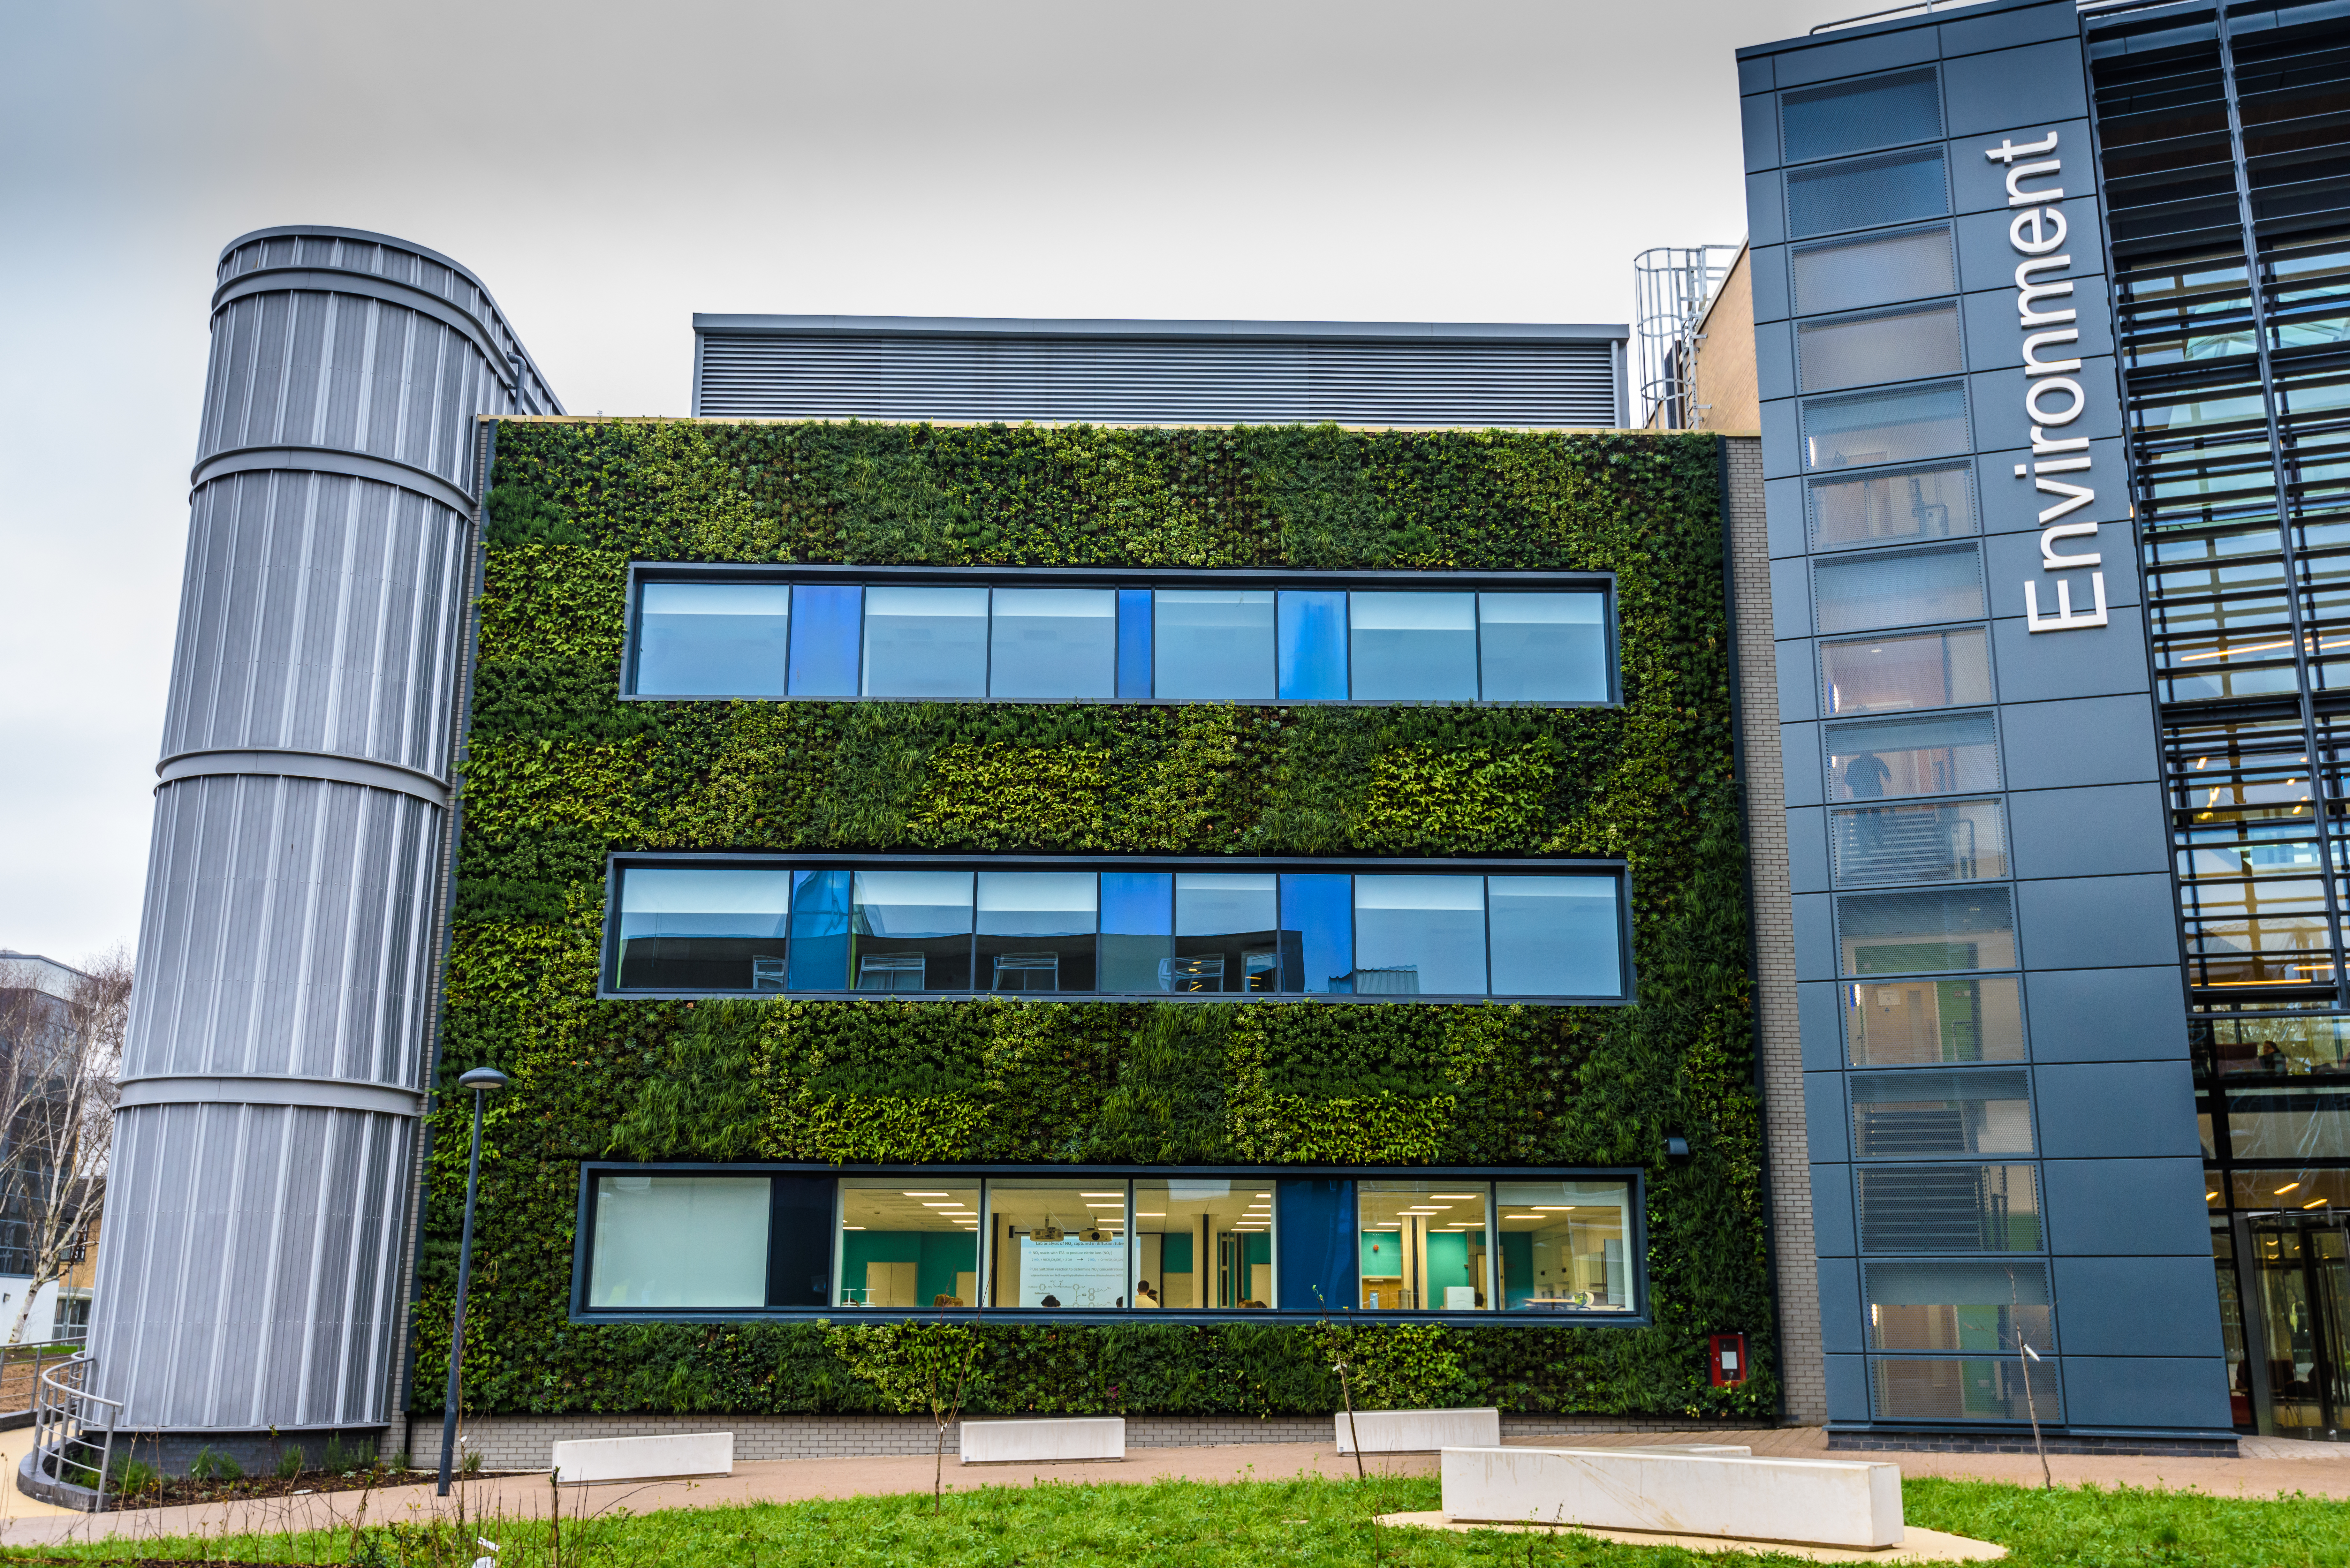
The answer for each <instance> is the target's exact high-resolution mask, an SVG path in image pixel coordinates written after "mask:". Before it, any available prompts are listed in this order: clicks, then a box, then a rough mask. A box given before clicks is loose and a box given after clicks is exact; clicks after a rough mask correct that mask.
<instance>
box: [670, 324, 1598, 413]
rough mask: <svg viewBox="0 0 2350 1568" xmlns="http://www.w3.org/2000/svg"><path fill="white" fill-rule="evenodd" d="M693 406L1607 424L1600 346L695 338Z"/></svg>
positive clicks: (708, 334) (714, 409) (713, 334)
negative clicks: (697, 350) (698, 344)
mask: <svg viewBox="0 0 2350 1568" xmlns="http://www.w3.org/2000/svg"><path fill="white" fill-rule="evenodd" d="M697 374H698V376H699V384H698V385H697V387H696V389H695V390H696V397H697V403H696V406H697V407H699V408H700V409H701V410H702V413H703V414H704V415H720V416H736V417H766V418H841V417H857V418H863V419H935V420H981V421H986V420H1007V421H1018V420H1066V421H1076V420H1095V421H1126V422H1137V423H1150V422H1165V423H1197V424H1234V423H1237V424H1246V423H1287V422H1294V421H1323V420H1330V421H1337V422H1339V423H1342V424H1367V425H1435V426H1503V427H1513V426H1536V427H1556V428H1566V427H1586V428H1589V427H1610V426H1615V425H1617V424H1618V423H1619V422H1620V421H1619V417H1618V410H1617V404H1616V367H1615V350H1614V349H1613V348H1612V347H1611V345H1610V344H1609V343H1608V342H1607V341H1604V340H1600V339H1596V338H1595V339H1591V340H1588V341H1582V342H1563V343H1428V344H1415V343H1391V344H1389V343H1348V342H1307V341H1298V342H1287V343H1284V342H1266V341H1236V342H1230V343H1203V342H1181V341H1145V340H1133V339H1128V340H1119V339H1107V340H1101V339H1096V340H1087V339H1075V340H1072V339H1051V340H1040V339H1034V338H1018V337H884V336H876V337H854V336H838V337H830V336H827V337H795V336H787V335H776V334H771V333H727V332H724V331H705V332H704V333H703V334H702V339H701V355H700V358H699V368H698V371H697Z"/></svg>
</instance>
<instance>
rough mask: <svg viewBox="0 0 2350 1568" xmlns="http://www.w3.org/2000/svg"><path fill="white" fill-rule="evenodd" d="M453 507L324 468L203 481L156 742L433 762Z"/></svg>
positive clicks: (442, 710) (424, 765) (450, 650)
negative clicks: (160, 735) (167, 694)
mask: <svg viewBox="0 0 2350 1568" xmlns="http://www.w3.org/2000/svg"><path fill="white" fill-rule="evenodd" d="M465 529H466V522H465V519H463V518H462V517H460V516H458V515H457V514H455V513H453V512H451V511H449V510H448V509H447V508H446V507H443V506H441V505H439V504H436V503H433V502H431V501H428V500H426V499H424V498H423V497H422V496H420V495H417V494H415V493H412V492H409V491H405V490H401V489H400V488H398V487H396V486H393V485H390V484H382V483H376V482H374V481H370V480H361V479H353V478H348V477H345V476H342V475H334V474H300V473H292V472H271V473H264V472H246V473H238V474H232V475H229V476H226V477H224V478H223V479H219V480H215V481H213V482H212V483H208V484H206V485H205V486H204V487H203V489H201V490H200V491H199V492H198V493H197V495H196V499H195V503H194V504H193V506H192V508H191V518H190V524H189V558H188V566H187V576H186V577H185V580H184V582H183V585H182V592H181V621H180V632H179V641H178V645H177V647H176V649H175V650H174V656H173V661H172V662H173V670H172V687H171V691H170V697H169V702H168V705H167V708H166V711H165V717H164V726H163V754H164V755H165V756H167V757H168V756H175V755H179V754H181V753H187V752H193V751H233V750H245V749H254V748H264V749H265V748H273V747H275V748H286V749H291V750H296V751H317V752H331V753H340V754H344V755H348V756H356V757H364V758H368V759H369V760H371V761H376V762H384V763H393V764H395V765H397V766H400V767H407V768H413V769H415V770H417V771H418V772H421V773H426V774H432V775H434V776H436V777H445V776H446V770H447V766H448V758H449V752H450V743H449V742H450V736H449V722H450V709H451V706H452V704H451V691H450V683H451V681H452V680H453V678H454V675H453V671H454V668H455V661H456V639H457V631H458V620H459V613H460V610H461V608H462V600H463V570H464V551H463V541H464V538H465Z"/></svg>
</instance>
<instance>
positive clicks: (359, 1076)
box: [124, 776, 440, 1088]
mask: <svg viewBox="0 0 2350 1568" xmlns="http://www.w3.org/2000/svg"><path fill="white" fill-rule="evenodd" d="M439 827H440V814H439V811H438V808H436V807H434V806H432V805H427V804H426V803H425V802H423V801H421V800H418V799H416V798H415V797H414V796H411V795H405V794H395V793H392V792H390V791H385V790H375V789H368V788H365V787H362V786H359V785H356V784H331V783H328V782H325V781H321V780H315V779H293V778H260V777H219V776H208V777H197V778H188V779H182V780H179V781H177V782H174V783H172V784H165V785H164V786H162V787H161V789H160V790H158V791H157V793H156V828H155V838H154V844H153V848H152V852H151V860H150V865H149V868H148V883H147V902H146V909H145V913H144V918H143V919H142V921H141V929H140V953H141V954H142V955H143V956H142V959H141V967H142V971H143V973H142V978H141V984H140V994H139V995H137V996H135V997H134V998H133V1005H132V1012H131V1027H130V1038H129V1041H128V1043H127V1044H126V1049H125V1057H124V1065H125V1071H126V1075H131V1076H138V1075H162V1074H183V1073H200V1074H201V1073H225V1074H263V1075H293V1076H304V1077H324V1078H334V1079H342V1080H347V1081H350V1082H355V1083H367V1084H387V1085H398V1086H400V1087H406V1088H414V1087H417V1086H418V1085H421V1082H422V1064H421V1060H420V1058H421V1048H420V1046H419V1044H418V1041H417V1034H418V1032H419V1029H420V1027H421V1019H422V1017H423V1014H424V1006H425V1002H426V992H427V988H428V986H429V984H430V981H431V975H432V963H431V954H430V952H429V948H430V941H429V938H428V932H429V930H430V928H431V924H432V898H431V891H430V890H431V888H432V879H433V871H434V866H433V849H434V846H435V845H436V844H437V843H438V835H439Z"/></svg>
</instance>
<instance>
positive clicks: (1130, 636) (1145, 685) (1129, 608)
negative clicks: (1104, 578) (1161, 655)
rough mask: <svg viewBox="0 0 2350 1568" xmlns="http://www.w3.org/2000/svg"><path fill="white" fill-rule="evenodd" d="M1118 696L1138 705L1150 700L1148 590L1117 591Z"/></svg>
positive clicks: (1127, 589) (1126, 589)
mask: <svg viewBox="0 0 2350 1568" xmlns="http://www.w3.org/2000/svg"><path fill="white" fill-rule="evenodd" d="M1149 696H1150V590H1149V588H1120V589H1118V701H1121V702H1139V701H1147V700H1148V699H1149Z"/></svg>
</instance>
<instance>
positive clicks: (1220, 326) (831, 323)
mask: <svg viewBox="0 0 2350 1568" xmlns="http://www.w3.org/2000/svg"><path fill="white" fill-rule="evenodd" d="M693 330H694V333H695V335H696V336H702V335H704V334H708V333H713V332H723V333H730V334H734V335H737V336H749V337H1001V338H1020V337H1027V338H1038V337H1045V338H1066V339H1071V340H1076V339H1085V338H1093V339H1101V338H1124V339H1128V340H1139V341H1148V342H1162V343H1170V342H1171V343H1181V342H1193V343H1232V342H1259V343H1294V342H1298V341H1301V340H1303V341H1311V342H1325V343H1588V342H1594V341H1598V342H1608V341H1624V340H1628V339H1629V338H1630V337H1631V335H1632V329H1631V328H1630V327H1628V326H1626V325H1624V324H1622V323H1596V324H1594V323H1582V322H1578V323H1555V322H1458V321H1162V320H1151V319H1145V318H1123V317H1103V318H1099V319H1086V318H1054V317H1009V316H768V315H729V314H723V313H708V312H703V311H699V310H697V311H695V312H694V314H693Z"/></svg>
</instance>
